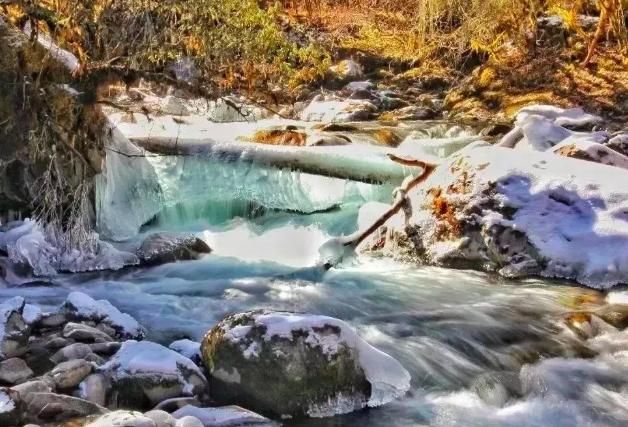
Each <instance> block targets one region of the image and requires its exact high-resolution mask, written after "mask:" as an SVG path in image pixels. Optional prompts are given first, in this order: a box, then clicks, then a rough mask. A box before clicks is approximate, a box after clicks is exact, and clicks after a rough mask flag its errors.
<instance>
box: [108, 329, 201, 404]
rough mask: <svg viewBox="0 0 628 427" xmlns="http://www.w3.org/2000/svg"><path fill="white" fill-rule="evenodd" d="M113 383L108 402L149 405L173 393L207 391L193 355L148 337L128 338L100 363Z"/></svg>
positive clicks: (184, 394) (174, 394)
mask: <svg viewBox="0 0 628 427" xmlns="http://www.w3.org/2000/svg"><path fill="white" fill-rule="evenodd" d="M99 370H100V373H102V374H103V375H104V376H105V377H106V378H107V379H108V380H109V382H110V384H111V394H110V397H109V405H111V406H114V407H132V408H146V409H148V408H150V407H154V406H155V405H157V404H158V403H160V402H162V401H164V400H166V399H170V398H173V397H181V396H200V397H204V396H205V395H206V394H207V391H208V384H207V380H206V379H205V375H203V372H202V371H201V370H200V369H199V367H198V366H196V365H195V364H194V362H192V361H191V360H190V359H188V358H187V357H184V356H182V355H180V354H179V353H177V352H175V351H172V350H170V349H168V348H166V347H164V346H162V345H159V344H156V343H153V342H149V341H139V342H138V341H126V342H125V343H124V344H122V347H121V348H120V350H119V351H118V352H117V353H116V354H115V355H114V356H113V357H112V358H111V359H109V361H108V362H107V363H106V364H104V365H103V366H101V367H100V369H99Z"/></svg>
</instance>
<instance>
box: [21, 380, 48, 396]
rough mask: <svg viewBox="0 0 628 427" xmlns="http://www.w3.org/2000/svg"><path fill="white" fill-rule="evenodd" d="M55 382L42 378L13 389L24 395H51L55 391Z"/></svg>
mask: <svg viewBox="0 0 628 427" xmlns="http://www.w3.org/2000/svg"><path fill="white" fill-rule="evenodd" d="M54 387H55V385H54V382H53V381H52V380H50V379H46V378H42V379H37V380H32V381H26V382H24V383H22V384H19V385H16V386H13V387H11V389H13V390H15V391H17V392H18V393H20V395H24V394H27V393H51V392H53V391H54V390H55V388H54Z"/></svg>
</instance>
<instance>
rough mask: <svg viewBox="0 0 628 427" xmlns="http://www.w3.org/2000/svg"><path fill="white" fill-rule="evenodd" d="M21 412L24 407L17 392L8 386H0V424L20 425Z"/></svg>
mask: <svg viewBox="0 0 628 427" xmlns="http://www.w3.org/2000/svg"><path fill="white" fill-rule="evenodd" d="M23 413H24V409H23V404H22V400H21V399H20V395H19V393H18V392H16V391H13V390H11V389H8V388H0V425H2V426H18V425H21V420H22V415H23Z"/></svg>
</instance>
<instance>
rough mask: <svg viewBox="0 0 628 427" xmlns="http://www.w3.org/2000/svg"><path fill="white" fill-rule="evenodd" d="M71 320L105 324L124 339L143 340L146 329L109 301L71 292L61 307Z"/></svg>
mask: <svg viewBox="0 0 628 427" xmlns="http://www.w3.org/2000/svg"><path fill="white" fill-rule="evenodd" d="M61 311H62V312H63V313H64V314H65V315H66V316H67V318H68V319H70V320H76V321H84V320H91V321H94V322H96V323H100V322H102V323H104V324H106V325H108V326H110V327H112V328H113V329H114V330H115V331H116V335H117V336H118V337H120V338H124V339H142V338H144V335H145V334H146V332H145V330H144V328H143V327H142V326H141V325H140V324H139V323H138V322H137V320H135V319H134V318H133V317H131V316H130V315H128V314H126V313H122V312H121V311H120V310H118V309H117V308H116V307H114V306H113V305H112V304H111V303H110V302H109V301H107V300H95V299H93V298H92V297H90V296H89V295H87V294H84V293H82V292H71V293H70V294H69V295H68V297H67V298H66V300H65V302H64V303H63V305H62V307H61Z"/></svg>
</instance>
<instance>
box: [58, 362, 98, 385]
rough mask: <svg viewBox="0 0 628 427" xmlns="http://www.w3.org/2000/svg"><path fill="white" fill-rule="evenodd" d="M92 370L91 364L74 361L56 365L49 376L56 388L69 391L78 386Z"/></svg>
mask: <svg viewBox="0 0 628 427" xmlns="http://www.w3.org/2000/svg"><path fill="white" fill-rule="evenodd" d="M92 369H93V366H92V364H91V363H89V362H87V361H85V360H83V359H75V360H69V361H67V362H63V363H60V364H58V365H57V366H56V367H55V368H54V369H53V370H52V371H51V372H50V375H51V376H52V379H53V380H54V382H55V384H56V385H57V388H60V389H69V388H73V387H76V386H77V385H79V383H80V382H81V381H83V379H85V377H87V376H88V375H89V374H90V373H91V372H92Z"/></svg>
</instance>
